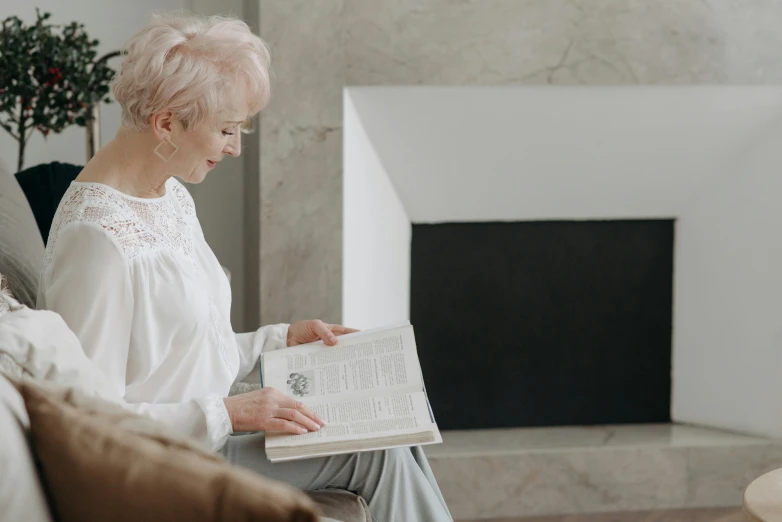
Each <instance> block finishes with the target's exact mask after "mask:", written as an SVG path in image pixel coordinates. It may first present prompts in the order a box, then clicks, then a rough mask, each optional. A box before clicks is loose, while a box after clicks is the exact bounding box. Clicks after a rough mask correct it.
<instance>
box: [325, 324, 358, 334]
mask: <svg viewBox="0 0 782 522" xmlns="http://www.w3.org/2000/svg"><path fill="white" fill-rule="evenodd" d="M329 330H331V331H332V332H333V333H334V334H335V335H345V334H349V333H355V332H358V330H356V329H355V328H348V327H347V326H342V325H339V324H330V325H329Z"/></svg>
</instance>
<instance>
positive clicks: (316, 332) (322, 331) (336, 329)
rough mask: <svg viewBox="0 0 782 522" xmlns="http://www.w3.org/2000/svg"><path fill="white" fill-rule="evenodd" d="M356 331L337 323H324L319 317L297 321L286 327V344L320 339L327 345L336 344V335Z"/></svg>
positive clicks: (291, 344) (294, 344) (290, 344)
mask: <svg viewBox="0 0 782 522" xmlns="http://www.w3.org/2000/svg"><path fill="white" fill-rule="evenodd" d="M353 332H358V330H354V329H353V328H346V327H344V326H340V325H338V324H326V323H324V322H323V321H321V320H320V319H310V320H307V321H298V322H295V323H293V324H292V325H290V326H289V327H288V346H296V345H297V344H305V343H311V342H313V341H319V340H322V341H323V342H324V343H326V344H327V345H329V346H334V345H335V344H337V336H338V335H344V334H348V333H353Z"/></svg>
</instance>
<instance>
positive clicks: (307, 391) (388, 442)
mask: <svg viewBox="0 0 782 522" xmlns="http://www.w3.org/2000/svg"><path fill="white" fill-rule="evenodd" d="M338 339H339V343H338V344H337V345H336V346H326V345H325V344H323V342H322V341H318V342H316V343H310V344H303V345H300V346H295V347H292V348H286V349H284V350H276V351H273V352H267V353H263V354H261V382H262V383H263V385H264V386H270V387H272V388H276V389H278V390H280V391H282V392H284V393H286V394H288V395H290V396H292V397H295V398H296V399H297V400H299V401H301V402H303V403H305V404H306V405H307V407H309V408H310V409H311V410H313V411H314V412H315V413H317V414H318V415H319V416H320V417H321V418H322V419H323V420H325V421H326V424H327V425H326V427H325V428H321V429H320V430H319V431H314V432H310V433H306V434H304V435H287V434H282V433H267V434H266V455H267V456H268V458H269V460H271V461H272V462H279V461H285V460H295V459H304V458H310V457H317V456H324V455H337V454H341V453H355V452H358V451H369V450H377V449H386V448H392V447H398V446H416V445H422V444H433V443H438V442H442V438H441V437H440V431H439V430H438V429H437V424H435V421H434V416H433V415H432V411H431V408H430V407H429V400H428V399H427V397H426V391H425V390H424V381H423V378H422V377H421V365H420V363H419V362H418V353H417V351H416V346H415V336H414V335H413V327H412V326H411V325H410V323H409V322H408V323H403V324H401V325H395V326H391V327H384V328H375V329H372V330H366V331H363V332H356V333H352V334H347V335H342V336H339V337H338Z"/></svg>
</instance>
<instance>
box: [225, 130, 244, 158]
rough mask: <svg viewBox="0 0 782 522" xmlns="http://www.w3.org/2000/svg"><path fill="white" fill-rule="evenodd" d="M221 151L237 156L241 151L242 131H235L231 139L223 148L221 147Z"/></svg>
mask: <svg viewBox="0 0 782 522" xmlns="http://www.w3.org/2000/svg"><path fill="white" fill-rule="evenodd" d="M223 152H225V153H226V154H228V155H230V156H233V157H234V158H236V157H238V156H239V155H240V154H241V153H242V133H241V132H238V131H237V132H235V133H234V135H233V136H232V137H231V140H230V141H229V142H228V143H226V144H225V148H224V149H223Z"/></svg>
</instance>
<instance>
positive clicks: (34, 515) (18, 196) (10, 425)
mask: <svg viewBox="0 0 782 522" xmlns="http://www.w3.org/2000/svg"><path fill="white" fill-rule="evenodd" d="M43 254H44V242H43V238H42V237H41V234H40V232H39V227H38V224H37V223H36V220H35V218H34V216H33V214H32V211H31V210H30V206H29V204H28V202H27V199H26V198H25V195H24V193H23V191H22V189H21V188H20V186H19V184H18V183H17V181H16V179H15V177H14V176H13V175H12V174H11V173H10V172H9V171H8V170H7V169H6V168H5V167H4V166H3V165H2V164H0V274H3V275H4V276H5V278H6V280H7V284H8V287H9V289H10V291H11V293H12V294H13V295H14V296H15V298H16V300H18V301H19V302H20V303H21V304H22V305H25V306H27V307H29V308H34V307H35V299H36V293H37V282H38V275H39V268H40V263H41V260H42V258H43ZM2 357H3V347H2V346H0V362H2ZM0 367H2V365H1V364H0ZM27 413H28V412H26V411H25V402H24V400H23V399H22V396H21V395H20V393H19V391H18V390H17V389H16V388H15V387H14V386H13V385H11V383H10V382H9V378H7V377H5V376H4V375H3V374H1V373H0V426H2V429H0V468H2V469H3V470H5V472H6V473H11V476H13V477H15V480H14V485H15V488H14V491H15V492H18V490H19V486H21V489H22V490H23V491H25V492H26V493H25V494H24V495H19V494H18V493H14V494H13V495H10V494H9V493H8V492H7V491H5V490H4V489H5V488H4V485H3V483H2V481H0V512H2V513H3V516H2V519H3V520H8V521H14V520H25V521H39V520H40V521H48V520H53V519H54V518H53V517H52V513H53V512H54V511H53V510H52V509H51V506H49V505H48V503H49V502H50V499H49V498H48V497H47V494H46V491H45V488H44V487H43V486H42V484H43V482H44V481H42V479H41V477H40V476H39V473H40V469H39V467H38V466H37V465H36V462H37V460H38V459H37V457H36V454H35V449H34V447H33V446H32V445H31V443H30V433H29V428H30V425H29V419H28V416H27ZM81 443H82V444H87V442H86V441H81ZM7 476H8V475H7ZM308 496H309V498H310V499H312V500H314V502H315V504H316V505H317V506H318V507H319V508H320V511H321V513H322V514H323V516H324V517H328V518H324V520H329V519H334V520H341V521H343V522H371V520H372V519H371V515H370V514H369V509H368V507H367V504H366V502H365V501H364V499H362V498H361V497H360V496H358V495H355V494H353V493H351V492H348V491H343V490H326V491H318V492H309V493H308ZM11 497H13V498H11Z"/></svg>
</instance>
